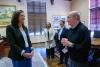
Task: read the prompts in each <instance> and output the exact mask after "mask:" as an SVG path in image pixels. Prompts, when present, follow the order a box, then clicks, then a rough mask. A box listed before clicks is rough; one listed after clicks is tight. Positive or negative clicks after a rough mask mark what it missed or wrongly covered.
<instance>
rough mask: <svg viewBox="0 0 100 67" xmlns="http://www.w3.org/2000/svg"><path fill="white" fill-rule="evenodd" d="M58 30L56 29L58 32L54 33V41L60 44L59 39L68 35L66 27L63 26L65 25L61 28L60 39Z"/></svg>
mask: <svg viewBox="0 0 100 67" xmlns="http://www.w3.org/2000/svg"><path fill="white" fill-rule="evenodd" d="M59 32H60V30H58V32H57V33H56V34H55V36H54V40H55V41H56V43H58V44H61V39H62V38H67V36H68V29H67V28H65V27H64V28H63V30H62V33H61V35H60V40H59ZM61 45H62V44H61ZM62 46H63V45H62Z"/></svg>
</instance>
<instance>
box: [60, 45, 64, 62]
mask: <svg viewBox="0 0 100 67" xmlns="http://www.w3.org/2000/svg"><path fill="white" fill-rule="evenodd" d="M63 49H64V46H59V53H60V63H63V62H64V56H65V54H64V53H63V52H62V50H63Z"/></svg>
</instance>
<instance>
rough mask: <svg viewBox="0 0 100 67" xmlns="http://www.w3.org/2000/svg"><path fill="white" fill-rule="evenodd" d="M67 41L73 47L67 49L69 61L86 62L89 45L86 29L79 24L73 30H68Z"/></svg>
mask: <svg viewBox="0 0 100 67" xmlns="http://www.w3.org/2000/svg"><path fill="white" fill-rule="evenodd" d="M68 40H69V41H71V42H72V43H74V46H73V47H69V52H70V59H71V60H74V61H77V62H87V61H88V60H87V59H88V52H89V49H90V45H91V38H90V34H89V30H88V28H87V27H86V26H85V25H83V24H82V23H81V22H79V24H78V25H77V26H76V27H75V28H74V29H70V30H69V34H68Z"/></svg>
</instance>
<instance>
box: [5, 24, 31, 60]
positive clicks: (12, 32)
mask: <svg viewBox="0 0 100 67" xmlns="http://www.w3.org/2000/svg"><path fill="white" fill-rule="evenodd" d="M23 29H24V31H25V33H26V36H27V39H28V44H29V47H30V52H31V47H32V44H31V41H30V38H29V33H28V29H27V28H26V27H25V26H23ZM6 35H7V39H8V42H9V45H10V51H9V58H11V59H14V60H21V59H24V58H25V57H23V56H21V52H22V50H25V41H24V38H23V36H22V34H21V32H20V30H19V28H18V27H14V26H12V25H9V26H7V27H6Z"/></svg>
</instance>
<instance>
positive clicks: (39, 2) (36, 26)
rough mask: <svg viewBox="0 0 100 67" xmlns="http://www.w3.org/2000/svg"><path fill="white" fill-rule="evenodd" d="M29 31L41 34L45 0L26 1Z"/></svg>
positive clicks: (44, 14)
mask: <svg viewBox="0 0 100 67" xmlns="http://www.w3.org/2000/svg"><path fill="white" fill-rule="evenodd" d="M27 8H28V22H29V23H28V25H29V32H30V33H33V34H34V35H41V34H42V32H43V28H44V27H45V25H46V0H33V1H32V2H28V3H27Z"/></svg>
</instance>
